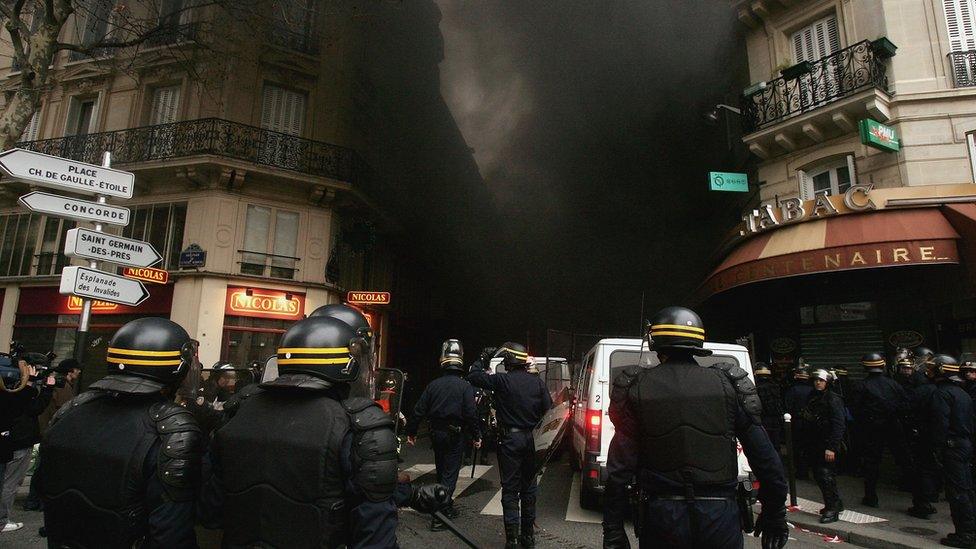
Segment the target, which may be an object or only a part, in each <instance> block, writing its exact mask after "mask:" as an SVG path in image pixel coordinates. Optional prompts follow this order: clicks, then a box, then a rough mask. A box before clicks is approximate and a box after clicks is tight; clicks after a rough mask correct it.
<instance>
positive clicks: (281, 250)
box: [241, 204, 299, 278]
mask: <svg viewBox="0 0 976 549" xmlns="http://www.w3.org/2000/svg"><path fill="white" fill-rule="evenodd" d="M298 223H299V214H298V212H289V211H285V210H278V209H275V208H269V207H267V206H257V205H254V204H251V205H249V206H248V207H247V217H246V219H245V221H244V249H243V250H241V273H242V274H249V275H256V276H270V277H272V278H295V271H297V270H298V269H297V268H296V264H297V262H298V257H296V254H297V253H298Z"/></svg>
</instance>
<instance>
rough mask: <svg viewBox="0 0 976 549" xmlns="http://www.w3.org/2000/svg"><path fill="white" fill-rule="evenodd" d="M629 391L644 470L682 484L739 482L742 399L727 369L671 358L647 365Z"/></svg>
mask: <svg viewBox="0 0 976 549" xmlns="http://www.w3.org/2000/svg"><path fill="white" fill-rule="evenodd" d="M630 394H631V398H632V399H635V402H634V404H635V406H634V409H635V410H636V411H637V413H638V418H639V421H640V444H641V456H640V462H641V464H642V466H643V467H644V468H645V469H649V470H650V471H652V472H654V473H656V474H658V475H661V476H663V477H665V478H667V479H668V480H671V481H673V482H676V483H679V484H686V485H687V484H693V485H709V484H728V483H734V482H735V480H736V477H737V475H738V465H737V462H736V449H735V414H736V410H737V406H738V401H737V397H736V392H735V387H734V386H733V385H732V383H731V382H730V381H729V380H728V378H727V377H726V375H725V374H724V373H723V372H721V371H719V370H717V369H713V368H703V367H701V366H699V365H698V364H695V363H691V362H668V363H667V364H662V365H660V366H658V367H656V368H651V369H648V370H644V371H643V372H642V375H641V376H640V377H639V378H638V379H637V382H636V383H635V384H634V385H633V387H631V392H630Z"/></svg>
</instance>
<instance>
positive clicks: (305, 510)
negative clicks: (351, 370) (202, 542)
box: [216, 390, 350, 548]
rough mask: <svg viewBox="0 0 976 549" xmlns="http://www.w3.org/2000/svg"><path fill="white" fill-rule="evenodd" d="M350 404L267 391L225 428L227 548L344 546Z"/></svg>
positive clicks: (221, 441)
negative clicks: (344, 457)
mask: <svg viewBox="0 0 976 549" xmlns="http://www.w3.org/2000/svg"><path fill="white" fill-rule="evenodd" d="M349 430H350V422H349V419H348V415H347V413H346V411H345V409H344V408H343V407H342V404H341V403H340V402H339V401H336V400H334V399H332V398H330V397H328V396H325V395H323V394H322V393H320V392H313V391H270V390H269V391H263V392H258V393H256V394H254V395H252V396H251V397H250V398H248V399H247V400H246V401H244V402H243V403H242V404H241V406H240V409H239V410H238V412H237V414H236V415H235V416H234V418H233V419H232V420H231V421H230V422H228V423H227V424H226V425H225V426H224V427H222V428H221V429H220V430H219V431H217V435H216V436H217V444H216V451H217V452H218V453H219V455H218V460H219V462H220V466H221V469H222V471H223V474H222V477H223V479H224V489H225V503H224V506H223V527H224V546H225V547H252V546H255V545H258V546H263V545H270V546H272V547H289V548H301V547H336V546H339V545H341V544H342V543H344V542H345V540H344V536H345V533H346V531H347V530H348V528H347V526H346V521H345V510H344V509H343V508H342V502H343V494H344V485H343V478H344V476H345V475H344V473H343V471H342V466H341V464H340V459H339V452H340V451H341V449H342V440H343V437H345V435H346V433H347V432H349Z"/></svg>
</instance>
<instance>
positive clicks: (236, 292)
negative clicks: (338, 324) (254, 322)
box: [224, 286, 305, 320]
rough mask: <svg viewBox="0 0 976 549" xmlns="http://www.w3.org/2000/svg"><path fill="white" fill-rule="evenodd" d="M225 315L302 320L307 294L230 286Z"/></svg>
mask: <svg viewBox="0 0 976 549" xmlns="http://www.w3.org/2000/svg"><path fill="white" fill-rule="evenodd" d="M224 314H225V315H227V316H250V317H254V318H276V319H279V320H301V318H302V316H303V315H304V314H305V294H299V293H290V292H279V291H277V290H266V289H264V288H241V287H234V286H228V287H227V303H226V304H225V306H224Z"/></svg>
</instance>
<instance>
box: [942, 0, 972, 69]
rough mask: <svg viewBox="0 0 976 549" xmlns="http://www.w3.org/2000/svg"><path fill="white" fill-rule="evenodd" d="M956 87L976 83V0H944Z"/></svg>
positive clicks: (950, 55) (950, 57) (943, 5)
mask: <svg viewBox="0 0 976 549" xmlns="http://www.w3.org/2000/svg"><path fill="white" fill-rule="evenodd" d="M942 7H943V9H944V10H945V17H946V30H947V31H948V35H949V60H950V62H951V64H952V76H953V79H954V80H953V81H954V82H955V85H956V87H962V86H972V85H974V84H976V22H974V21H973V18H974V17H976V0H942Z"/></svg>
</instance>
